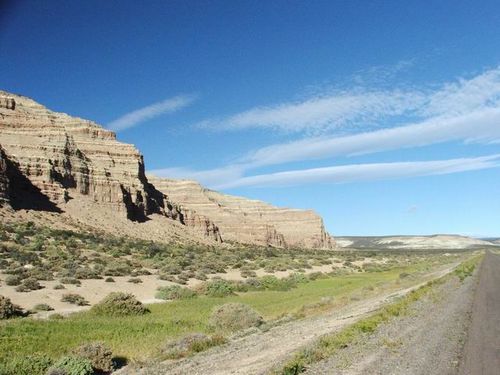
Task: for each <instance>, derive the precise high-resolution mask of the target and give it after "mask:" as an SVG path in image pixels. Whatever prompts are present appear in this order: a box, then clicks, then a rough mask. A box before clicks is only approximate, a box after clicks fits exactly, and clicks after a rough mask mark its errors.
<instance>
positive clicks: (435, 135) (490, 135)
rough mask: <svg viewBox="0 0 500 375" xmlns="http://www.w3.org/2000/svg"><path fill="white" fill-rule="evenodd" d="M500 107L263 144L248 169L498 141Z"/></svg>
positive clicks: (249, 160)
mask: <svg viewBox="0 0 500 375" xmlns="http://www.w3.org/2000/svg"><path fill="white" fill-rule="evenodd" d="M499 140H500V108H484V109H481V110H477V111H474V112H471V113H467V114H463V115H458V116H454V117H435V118H431V119H429V120H425V121H422V122H419V123H415V124H409V125H405V126H400V127H396V128H389V129H381V130H375V131H371V132H364V133H359V134H355V135H350V136H344V137H334V136H333V137H316V138H306V139H302V140H299V141H294V142H290V143H285V144H276V145H272V146H268V147H263V148H261V149H259V150H256V151H255V152H252V153H251V154H249V155H247V156H246V157H244V158H242V162H243V163H245V164H246V167H247V168H251V167H258V166H264V165H273V164H283V163H287V162H292V161H298V160H311V159H322V158H327V157H332V156H339V155H344V156H352V155H360V154H369V153H374V152H379V151H388V150H396V149H401V148H408V147H418V146H425V145H430V144H437V143H442V142H449V141H464V142H488V143H489V142H498V141H499Z"/></svg>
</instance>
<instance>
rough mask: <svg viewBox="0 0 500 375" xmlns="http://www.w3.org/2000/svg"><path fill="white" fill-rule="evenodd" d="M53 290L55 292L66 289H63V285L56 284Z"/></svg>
mask: <svg viewBox="0 0 500 375" xmlns="http://www.w3.org/2000/svg"><path fill="white" fill-rule="evenodd" d="M53 289H55V290H58V289H66V287H65V286H64V285H62V284H56V285H54V288H53Z"/></svg>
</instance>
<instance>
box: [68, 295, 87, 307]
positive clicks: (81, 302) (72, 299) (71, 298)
mask: <svg viewBox="0 0 500 375" xmlns="http://www.w3.org/2000/svg"><path fill="white" fill-rule="evenodd" d="M61 301H62V302H68V303H71V304H73V305H77V306H86V305H88V304H89V303H88V302H87V300H86V299H85V298H83V297H82V296H81V295H79V294H76V293H67V294H63V296H62V298H61Z"/></svg>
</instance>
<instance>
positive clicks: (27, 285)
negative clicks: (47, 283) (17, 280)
mask: <svg viewBox="0 0 500 375" xmlns="http://www.w3.org/2000/svg"><path fill="white" fill-rule="evenodd" d="M42 288H43V286H41V285H40V283H39V282H38V280H37V279H34V278H32V277H29V278H27V279H24V280H23V281H22V282H21V285H18V286H17V287H16V292H30V291H32V290H38V289H42Z"/></svg>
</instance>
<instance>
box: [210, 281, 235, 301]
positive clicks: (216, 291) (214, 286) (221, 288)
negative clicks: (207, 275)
mask: <svg viewBox="0 0 500 375" xmlns="http://www.w3.org/2000/svg"><path fill="white" fill-rule="evenodd" d="M205 294H206V295H207V296H209V297H226V296H230V295H232V294H234V285H233V284H232V283H231V282H229V281H226V280H222V279H214V280H210V281H209V282H207V283H206V284H205Z"/></svg>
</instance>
